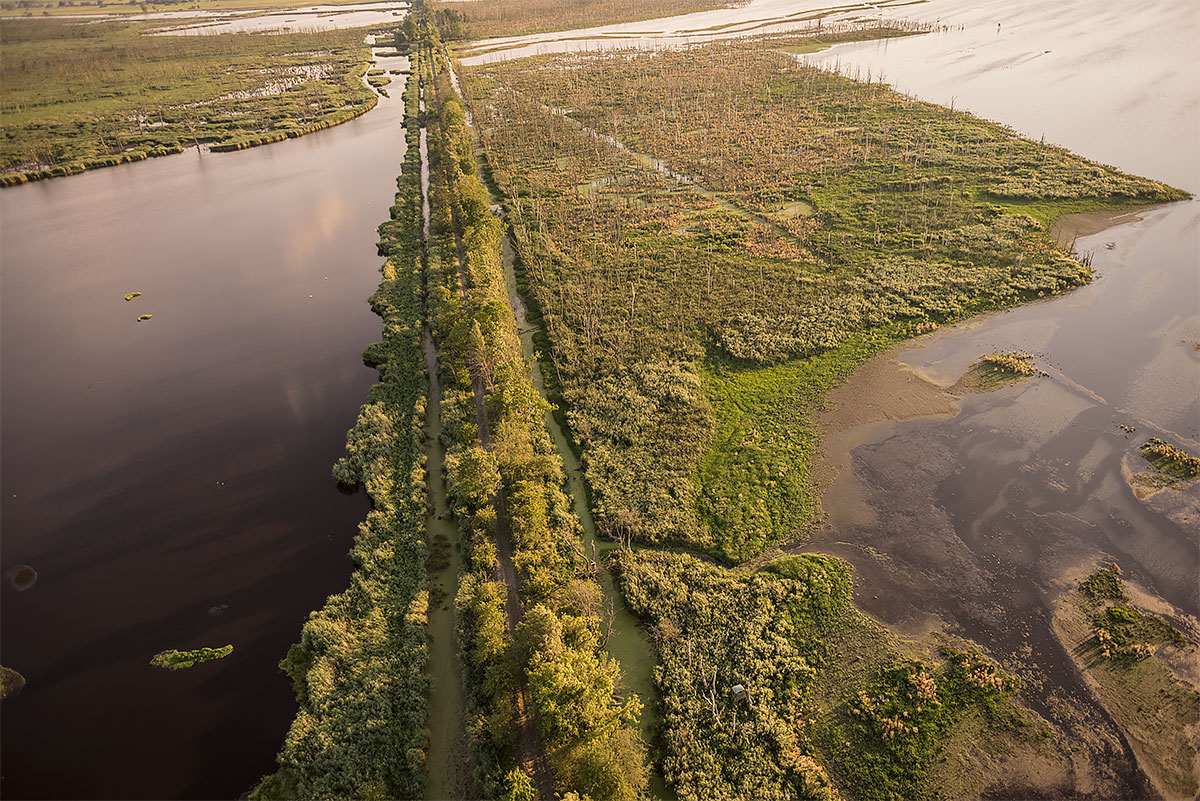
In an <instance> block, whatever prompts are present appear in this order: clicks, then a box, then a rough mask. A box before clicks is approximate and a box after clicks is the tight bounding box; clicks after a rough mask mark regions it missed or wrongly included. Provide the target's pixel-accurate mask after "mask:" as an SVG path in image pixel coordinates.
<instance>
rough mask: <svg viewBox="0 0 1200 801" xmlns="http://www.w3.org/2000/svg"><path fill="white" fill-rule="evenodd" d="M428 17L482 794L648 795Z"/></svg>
mask: <svg viewBox="0 0 1200 801" xmlns="http://www.w3.org/2000/svg"><path fill="white" fill-rule="evenodd" d="M418 22H419V23H421V24H422V25H423V26H426V27H424V28H423V30H422V31H421V34H420V36H421V46H422V47H421V50H422V52H421V57H420V59H419V74H420V76H421V81H422V83H423V85H425V86H426V97H427V99H431V100H433V104H432V105H431V106H430V107H429V109H428V110H429V114H430V119H429V120H428V122H429V124H428V125H427V141H428V144H429V147H428V150H429V164H430V201H431V203H430V205H431V227H430V228H431V231H430V239H429V242H428V247H427V251H426V256H427V273H426V276H427V286H428V301H429V319H430V324H431V329H432V331H433V335H434V340H435V342H436V343H437V350H438V360H439V365H440V372H441V375H442V376H443V382H442V383H443V388H444V389H443V402H442V410H441V411H442V420H443V433H444V437H445V439H446V467H447V486H448V489H449V493H450V497H451V501H452V509H453V511H454V513H455V516H456V518H457V519H458V521H459V526H460V530H461V531H462V535H463V541H464V544H465V554H464V555H465V559H464V570H463V574H462V576H461V579H460V586H459V592H458V597H457V602H456V606H457V609H458V619H459V635H460V643H461V646H462V649H463V663H464V669H465V674H466V679H467V680H466V685H467V693H468V698H469V704H470V706H471V723H470V731H471V735H472V741H473V746H474V752H475V755H476V759H477V762H478V777H479V789H480V790H481V792H482V794H484V795H501V794H502V795H506V796H513V797H526V796H527V794H533V795H536V796H539V797H551V796H552V795H554V794H555V793H559V794H566V793H571V792H574V793H579V794H580V795H586V796H589V797H591V798H595V799H600V798H633V797H636V796H637V795H639V794H640V793H641V791H642V790H643V789H644V787H645V785H646V768H645V764H644V751H643V746H642V744H641V740H640V737H639V736H638V734H637V730H636V725H635V720H636V718H637V714H638V711H639V709H640V706H641V704H640V701H639V699H638V698H637V697H635V696H629V697H622V696H620V695H619V693H618V691H617V682H618V680H619V675H620V668H619V666H618V665H617V663H616V662H615V660H613V659H612V658H611V657H610V656H609V655H608V654H607V653H606V652H605V650H604V647H603V643H602V623H601V619H600V615H599V611H600V598H601V592H600V588H599V586H598V584H597V582H596V579H595V572H594V566H593V565H592V564H591V562H590V560H589V559H588V558H587V557H586V555H585V553H584V549H583V547H582V544H581V541H580V536H579V535H580V529H579V522H578V520H577V519H576V518H575V516H574V515H573V514H572V513H571V508H570V503H569V501H568V499H567V497H566V495H565V494H564V493H563V491H562V487H563V484H564V476H563V469H562V463H561V460H560V459H559V457H558V454H557V452H556V450H555V447H554V444H553V442H552V441H551V439H550V436H549V434H548V433H547V430H546V428H545V426H544V424H543V417H542V415H543V413H544V411H545V402H544V401H543V400H542V399H541V397H540V396H539V395H538V393H537V391H536V390H535V388H534V387H533V385H532V384H531V382H530V378H529V364H528V362H527V361H526V359H525V357H524V355H523V353H522V350H521V344H520V340H519V337H518V334H517V330H516V325H515V321H514V318H513V313H512V310H511V308H510V307H509V305H508V302H509V301H508V295H507V292H506V288H505V277H504V268H503V262H502V254H501V241H502V229H501V225H500V223H499V222H498V221H497V220H496V219H495V218H494V217H493V216H492V214H491V212H490V209H489V203H488V200H487V193H486V190H485V188H484V187H483V184H482V183H481V181H480V180H479V178H478V176H477V175H476V170H475V164H474V158H473V143H472V137H471V133H470V130H469V128H468V127H467V125H466V116H465V113H464V110H463V107H462V104H461V102H460V100H459V99H458V97H457V96H456V94H455V93H454V91H453V88H452V85H451V76H450V74H449V72H448V65H447V64H446V63H445V61H444V57H443V56H442V55H441V48H440V43H439V42H438V39H437V36H436V33H435V32H434V31H433V30H432V28H431V27H428V23H427V22H426V21H425V20H423V19H421V15H418Z"/></svg>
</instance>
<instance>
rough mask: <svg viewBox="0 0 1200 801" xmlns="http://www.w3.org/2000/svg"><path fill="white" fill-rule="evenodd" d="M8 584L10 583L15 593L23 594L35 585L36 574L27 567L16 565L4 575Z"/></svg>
mask: <svg viewBox="0 0 1200 801" xmlns="http://www.w3.org/2000/svg"><path fill="white" fill-rule="evenodd" d="M4 575H6V576H7V577H8V580H9V582H11V583H12V585H13V589H15V590H16V591H17V592H24V591H25V590H27V589H29V588H30V587H32V586H33V585H34V584H36V583H37V578H38V574H37V571H36V570H34V569H33V568H32V567H30V566H29V565H17V566H16V567H13V568H9V570H8V571H7V572H5V574H4Z"/></svg>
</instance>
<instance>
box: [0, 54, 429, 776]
mask: <svg viewBox="0 0 1200 801" xmlns="http://www.w3.org/2000/svg"><path fill="white" fill-rule="evenodd" d="M386 61H388V62H391V63H390V64H384V63H381V66H394V67H397V68H400V67H403V66H405V65H404V64H403V63H401V62H403V61H405V59H388V60H386ZM402 117H403V104H402V101H401V99H400V97H399V93H398V92H397V93H395V94H394V95H393V97H392V98H391V99H387V98H384V99H381V101H380V104H379V106H377V107H376V109H375V110H373V111H371V112H370V113H368V114H367V115H365V116H363V117H361V118H359V119H357V120H354V121H352V122H349V123H346V124H345V125H340V126H337V127H335V128H331V129H329V130H326V131H321V132H319V133H315V134H312V135H310V136H305V137H303V138H301V139H297V140H291V141H287V142H283V143H279V144H275V145H271V146H269V147H263V148H256V149H252V150H247V151H242V152H239V153H228V154H206V155H204V156H203V157H200V156H198V155H197V153H196V152H195V151H190V152H188V153H185V154H182V155H179V156H171V157H167V158H160V159H152V160H150V161H146V162H140V163H137V164H132V165H126V166H122V167H117V168H112V169H105V170H99V171H96V172H91V173H85V174H83V175H79V176H73V177H70V178H59V179H54V180H51V181H45V182H40V183H36V184H30V185H26V186H22V187H18V188H15V189H6V190H4V191H3V192H0V211H2V218H0V219H2V226H3V229H2V238H0V258H2V261H3V270H2V272H0V288H2V296H0V302H2V314H0V326H2V329H0V330H2V337H0V340H2V341H0V349H2V350H0V353H2V360H3V382H2V386H0V402H2V407H3V417H2V420H0V427H2V429H0V430H2V437H3V449H2V452H0V485H2V491H3V498H2V503H0V515H2V526H3V536H2V539H0V553H2V561H0V567H3V568H4V569H8V568H9V567H10V566H14V565H18V564H21V563H25V564H28V565H30V566H31V567H33V568H34V569H36V571H37V573H38V582H37V584H36V586H33V587H31V588H29V589H28V590H27V591H25V592H22V593H19V594H18V593H17V592H16V591H15V589H14V588H13V587H11V586H9V584H8V582H5V583H4V586H3V587H0V594H2V596H0V600H2V603H3V607H2V616H3V625H2V628H0V637H2V649H3V662H4V664H5V665H6V666H12V667H13V668H15V669H17V670H19V671H20V672H21V673H22V674H24V675H25V677H26V679H27V680H28V685H27V686H26V687H25V690H24V692H23V693H22V694H21V696H20V697H19V698H17V699H15V700H11V701H6V702H4V707H3V711H2V726H3V737H2V746H0V748H2V760H3V765H2V773H3V779H2V782H0V794H2V795H3V796H4V797H6V798H236V797H238V796H239V795H240V794H241V793H243V792H244V791H246V790H247V789H249V788H250V787H251V786H252V785H253V784H254V783H255V782H256V781H257V780H258V778H259V777H261V776H262V775H263V774H265V773H267V772H270V771H271V770H273V768H274V755H275V753H276V751H277V750H278V748H279V746H280V744H281V742H282V740H283V736H284V734H285V732H286V730H287V727H288V725H289V723H290V720H291V718H292V716H293V714H294V713H295V700H294V697H293V696H292V692H291V687H290V682H289V681H288V680H287V678H286V677H285V676H284V675H283V674H282V673H281V672H280V671H279V669H278V667H277V663H278V662H279V660H280V659H281V658H282V657H283V656H284V654H285V653H286V651H287V648H288V646H289V644H291V643H292V642H294V641H295V640H296V638H297V637H298V635H299V630H300V626H301V624H302V623H303V622H304V620H305V618H306V617H307V615H308V613H309V612H310V611H311V610H312V609H315V608H317V607H319V606H320V605H321V604H322V603H323V602H324V599H325V597H326V596H327V595H329V594H330V593H334V592H340V591H341V590H342V589H344V588H345V587H346V584H347V580H348V576H349V573H350V569H351V564H350V561H349V559H348V558H347V556H346V553H347V551H348V549H349V547H350V544H351V541H352V538H353V537H354V535H355V532H356V530H357V524H358V522H359V521H360V520H361V519H362V518H363V517H364V516H365V514H366V511H367V508H368V503H367V499H366V497H365V495H362V494H358V495H355V496H349V497H348V496H345V495H342V494H339V492H338V490H337V488H336V486H335V484H334V482H333V479H332V478H331V476H330V473H329V468H330V465H331V464H332V462H333V461H334V460H335V459H337V458H338V457H339V456H340V455H341V453H342V451H343V446H344V438H345V433H346V430H347V428H349V427H350V426H351V425H352V424H353V422H354V418H355V415H356V413H357V410H358V407H359V406H360V405H361V403H362V402H363V399H364V397H365V394H366V390H367V388H368V387H369V386H370V385H371V383H372V382H373V381H374V378H375V373H374V371H372V370H369V369H367V368H366V367H364V366H363V364H362V360H361V351H362V348H363V347H364V346H365V345H367V344H369V343H370V342H373V341H375V340H377V339H378V338H379V334H380V324H379V319H378V318H377V317H376V316H374V315H373V314H372V313H371V311H370V309H369V307H368V304H367V298H368V297H369V296H370V295H371V293H372V292H373V291H374V289H375V287H376V286H377V284H378V281H379V272H378V269H379V265H380V263H381V259H380V258H379V256H378V254H377V253H376V251H375V241H376V233H375V228H376V226H377V225H378V224H379V223H380V222H381V221H383V220H384V219H386V218H387V215H388V207H389V205H390V203H391V199H392V196H393V195H394V193H395V176H396V174H397V173H398V172H399V168H400V165H401V163H402V162H403V156H404V148H405V145H404V131H403V127H402ZM131 292H141V293H142V295H141V296H140V297H138V298H135V299H134V300H132V301H129V302H126V301H125V300H124V297H123V296H124V295H125V294H127V293H131ZM140 314H152V315H153V317H152V318H151V319H150V320H149V321H146V322H143V323H138V322H136V318H137V317H138V315H140ZM227 643H229V644H232V645H233V646H234V652H233V654H232V655H231V656H229V657H227V658H225V659H222V660H219V661H216V662H212V663H209V664H204V665H199V666H197V667H194V668H191V669H189V670H182V671H165V670H161V669H158V668H152V667H150V666H149V664H148V663H149V661H150V658H151V657H152V656H153V655H154V654H155V653H156V652H158V651H160V650H163V649H166V648H194V647H199V646H218V645H225V644H227Z"/></svg>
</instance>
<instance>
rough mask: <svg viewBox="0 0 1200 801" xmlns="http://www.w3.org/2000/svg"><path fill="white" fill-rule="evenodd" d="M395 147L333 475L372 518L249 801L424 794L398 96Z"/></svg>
mask: <svg viewBox="0 0 1200 801" xmlns="http://www.w3.org/2000/svg"><path fill="white" fill-rule="evenodd" d="M405 100H406V123H407V125H406V131H407V133H406V137H407V143H408V148H407V151H406V154H405V162H404V169H403V172H402V174H401V175H400V177H399V178H398V179H397V186H398V191H397V194H396V198H395V202H394V204H393V205H392V208H391V219H390V220H388V221H387V222H384V223H383V224H382V225H380V227H379V237H380V240H379V249H380V252H381V254H383V255H385V256H386V260H385V262H384V265H383V267H382V273H383V279H382V281H381V282H380V285H379V289H378V290H377V291H376V292H375V294H374V295H372V296H371V306H372V309H373V310H374V311H375V312H376V313H377V314H379V316H380V317H381V318H382V320H383V340H382V341H381V342H378V343H376V344H374V345H371V346H370V347H368V348H367V349H366V350H365V351H364V353H363V358H364V361H366V362H367V363H368V364H369V365H372V366H374V367H376V368H377V369H378V370H379V383H378V384H376V385H375V386H373V387H372V388H371V390H370V392H369V393H368V396H367V402H366V403H365V404H364V405H363V407H362V409H361V410H360V412H359V416H358V421H357V422H356V424H355V426H354V428H352V429H351V430H350V432H349V434H348V435H347V439H346V456H345V457H343V458H342V459H340V460H339V461H338V463H337V464H336V465H335V466H334V470H333V473H334V476H335V477H336V478H337V479H338V480H339V481H340V482H342V483H344V484H348V485H361V486H362V487H364V488H365V490H366V492H367V494H368V495H369V496H370V498H371V502H372V507H373V508H372V510H371V512H370V513H369V514H368V515H367V519H366V520H365V521H364V522H363V524H362V525H361V526H360V527H359V533H358V537H357V538H356V539H355V543H354V547H353V549H352V550H351V553H350V555H351V558H352V559H353V560H354V563H355V570H354V572H353V574H352V575H351V578H350V587H349V588H348V589H347V590H346V591H345V592H343V593H341V594H339V595H334V596H331V597H330V598H329V600H328V601H327V602H326V604H325V606H324V607H323V608H321V609H319V610H317V611H315V612H313V613H312V615H311V616H310V618H309V620H308V622H307V623H305V625H304V627H303V629H302V630H301V638H300V642H299V643H297V644H296V645H294V646H292V648H291V649H290V650H289V651H288V654H287V657H286V659H284V661H283V662H282V663H281V667H282V668H283V669H284V670H285V671H286V672H287V673H288V675H289V676H290V677H291V679H292V682H293V684H294V686H295V689H296V696H297V701H298V702H299V705H300V709H299V711H298V713H297V715H296V718H295V720H294V721H293V723H292V726H291V728H290V730H289V731H288V734H287V736H286V738H285V740H284V743H283V747H282V748H281V750H280V752H279V757H278V760H279V770H278V771H277V772H276V773H274V774H272V775H270V776H267V777H265V778H264V779H263V781H262V782H261V783H260V784H259V785H258V787H256V788H255V789H254V791H253V792H252V793H251V797H252V798H264V799H266V798H377V797H391V798H419V797H421V796H422V795H423V792H424V787H425V778H426V771H425V754H426V739H427V738H426V722H427V706H426V703H427V698H428V690H429V680H428V677H427V675H426V664H427V660H428V643H427V634H428V629H427V626H428V606H429V592H428V589H427V585H426V570H425V565H426V556H427V553H426V543H425V539H426V535H427V532H426V485H425V478H426V474H425V468H426V463H425V458H426V457H425V449H424V447H423V441H422V439H423V434H424V428H425V424H426V408H425V407H426V401H427V395H426V381H425V369H424V360H423V355H422V350H421V320H422V318H423V313H422V308H423V302H422V294H423V292H422V290H423V281H422V265H421V246H420V239H419V237H417V236H415V235H414V232H417V231H419V230H420V226H421V189H420V157H419V154H418V148H417V147H416V144H417V141H416V135H417V131H416V116H415V111H414V110H413V109H415V105H413V104H412V102H411V100H412V98H411V97H410V96H408V95H406V98H405Z"/></svg>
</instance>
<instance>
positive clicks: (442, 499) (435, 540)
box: [421, 330, 473, 799]
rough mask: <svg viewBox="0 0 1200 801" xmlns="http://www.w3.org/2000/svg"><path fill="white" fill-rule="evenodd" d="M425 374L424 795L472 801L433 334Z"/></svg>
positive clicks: (455, 564) (425, 346) (426, 344)
mask: <svg viewBox="0 0 1200 801" xmlns="http://www.w3.org/2000/svg"><path fill="white" fill-rule="evenodd" d="M421 347H422V350H423V351H424V353H425V370H426V372H427V373H428V374H429V398H428V401H427V404H426V406H425V442H426V444H425V454H426V462H425V470H426V479H425V481H426V486H427V487H428V494H429V512H428V514H427V515H426V517H425V530H426V532H427V533H426V536H427V543H428V546H429V552H430V558H429V676H430V692H429V709H430V714H431V719H430V721H429V753H428V755H427V758H426V764H428V766H429V780H428V785H427V787H426V791H425V795H426V797H427V798H430V799H443V798H470V797H472V796H473V792H472V790H473V782H472V777H471V770H472V768H471V761H470V753H469V750H468V747H467V745H468V744H467V739H466V731H467V720H466V711H467V704H466V694H465V691H464V689H463V672H462V664H461V662H460V661H459V658H458V638H457V637H456V636H455V628H454V596H455V594H456V593H457V592H458V571H459V568H460V565H461V563H462V559H461V557H460V554H459V549H458V527H457V526H456V525H455V523H454V518H453V517H452V516H451V514H450V510H449V508H448V507H447V504H446V483H445V478H444V476H443V474H442V470H443V467H444V465H445V462H446V452H445V447H444V446H443V445H442V441H441V434H442V421H441V415H440V414H439V411H440V409H441V402H442V388H441V383H440V382H439V380H438V364H437V352H436V351H435V350H434V346H433V337H432V335H431V334H430V332H429V331H428V330H425V331H424V332H423V333H422V335H421Z"/></svg>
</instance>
